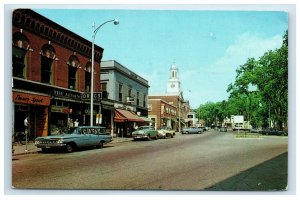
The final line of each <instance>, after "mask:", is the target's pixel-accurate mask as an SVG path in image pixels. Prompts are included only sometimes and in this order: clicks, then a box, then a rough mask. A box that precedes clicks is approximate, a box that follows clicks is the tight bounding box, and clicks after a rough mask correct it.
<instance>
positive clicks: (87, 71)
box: [84, 62, 92, 92]
mask: <svg viewBox="0 0 300 200" xmlns="http://www.w3.org/2000/svg"><path fill="white" fill-rule="evenodd" d="M91 69H92V67H91V62H88V63H87V64H86V67H85V86H84V88H85V91H86V92H90V91H91Z"/></svg>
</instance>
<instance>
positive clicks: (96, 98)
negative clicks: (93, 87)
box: [52, 90, 102, 102]
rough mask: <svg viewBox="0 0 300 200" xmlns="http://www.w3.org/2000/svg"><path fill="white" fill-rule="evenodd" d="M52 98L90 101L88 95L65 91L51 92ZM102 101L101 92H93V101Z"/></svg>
mask: <svg viewBox="0 0 300 200" xmlns="http://www.w3.org/2000/svg"><path fill="white" fill-rule="evenodd" d="M52 96H54V97H60V98H66V99H73V100H78V101H82V100H90V99H91V94H90V93H86V92H85V93H81V92H75V91H74V92H72V91H66V90H53V92H52ZM101 99H102V92H94V101H95V102H100V101H101Z"/></svg>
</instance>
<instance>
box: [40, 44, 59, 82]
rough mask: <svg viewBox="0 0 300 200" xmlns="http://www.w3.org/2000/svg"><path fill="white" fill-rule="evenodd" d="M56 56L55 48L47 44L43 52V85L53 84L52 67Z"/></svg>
mask: <svg viewBox="0 0 300 200" xmlns="http://www.w3.org/2000/svg"><path fill="white" fill-rule="evenodd" d="M55 57H56V54H55V50H54V48H53V47H52V46H51V45H49V44H45V45H43V47H42V51H41V82H42V83H48V84H51V83H52V65H53V60H54V59H55Z"/></svg>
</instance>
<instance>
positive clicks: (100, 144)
mask: <svg viewBox="0 0 300 200" xmlns="http://www.w3.org/2000/svg"><path fill="white" fill-rule="evenodd" d="M97 147H98V148H99V149H102V148H103V141H100V142H99V144H98V145H97Z"/></svg>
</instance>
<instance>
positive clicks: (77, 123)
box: [74, 119, 79, 127]
mask: <svg viewBox="0 0 300 200" xmlns="http://www.w3.org/2000/svg"><path fill="white" fill-rule="evenodd" d="M78 126H79V121H78V119H76V120H75V122H74V127H78Z"/></svg>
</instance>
